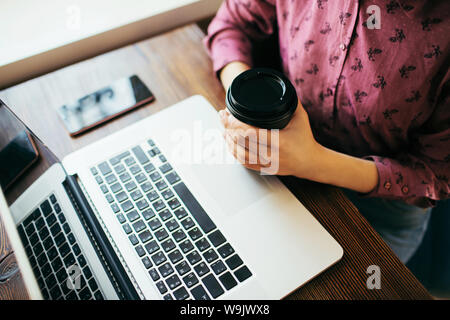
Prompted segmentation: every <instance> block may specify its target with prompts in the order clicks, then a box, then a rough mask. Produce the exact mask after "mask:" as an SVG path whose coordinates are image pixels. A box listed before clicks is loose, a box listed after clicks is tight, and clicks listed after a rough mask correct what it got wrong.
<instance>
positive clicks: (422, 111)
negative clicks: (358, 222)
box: [205, 0, 450, 207]
mask: <svg viewBox="0 0 450 320" xmlns="http://www.w3.org/2000/svg"><path fill="white" fill-rule="evenodd" d="M371 5H377V6H378V7H379V8H380V11H379V12H380V15H379V17H380V19H379V21H376V15H375V16H373V15H372V18H371V19H373V18H375V21H374V20H370V22H369V27H372V26H373V25H374V22H375V25H376V22H380V27H381V28H380V29H369V28H368V19H369V17H370V16H371V15H370V14H368V13H366V12H367V8H368V7H369V6H371ZM371 13H372V12H371ZM273 32H278V36H279V48H280V55H281V59H282V67H283V71H284V73H285V74H286V75H287V76H288V77H289V78H290V80H291V81H292V82H293V84H294V86H295V87H296V89H297V92H298V95H299V98H300V100H301V102H302V104H303V106H304V107H305V109H306V111H307V112H308V114H309V117H310V121H311V126H312V129H313V132H314V135H315V137H316V139H317V140H318V141H319V142H320V143H321V144H323V145H325V146H327V147H330V148H332V149H335V150H338V151H341V152H344V153H347V154H351V155H354V156H358V157H364V158H367V159H371V160H373V161H375V163H376V166H377V169H378V173H379V178H380V179H379V185H378V186H377V187H376V188H375V189H374V190H373V191H372V192H371V193H370V194H369V195H368V196H374V197H383V198H389V199H402V200H403V201H405V202H407V203H410V204H415V205H418V206H422V207H427V206H431V205H434V204H435V201H436V200H439V199H446V198H449V197H450V184H449V183H450V181H449V179H450V95H449V92H450V73H449V62H450V61H449V60H450V59H449V58H450V54H449V49H450V43H449V35H450V2H449V1H448V0H443V1H437V0H436V1H426V0H416V1H413V0H410V1H389V0H370V1H366V0H361V1H356V0H351V1H349V0H345V1H344V0H332V1H331V0H330V1H328V0H303V1H301V0H266V1H263V0H225V1H224V3H223V4H222V6H221V8H220V9H219V11H218V13H217V16H216V17H215V18H214V20H213V21H212V23H211V25H210V26H209V29H208V36H207V38H206V39H205V44H206V47H207V49H208V50H209V52H210V55H211V57H212V60H213V65H214V70H215V71H218V70H220V69H221V68H222V67H224V66H225V65H226V64H227V63H229V62H231V61H242V62H245V63H247V64H249V65H251V64H252V61H251V54H250V53H251V41H252V40H255V39H262V38H264V37H267V36H269V35H270V34H272V33H273Z"/></svg>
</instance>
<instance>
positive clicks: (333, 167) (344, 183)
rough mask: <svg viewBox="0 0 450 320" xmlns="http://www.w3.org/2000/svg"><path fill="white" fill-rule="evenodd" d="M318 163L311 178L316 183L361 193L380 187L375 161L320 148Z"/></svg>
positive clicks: (312, 171) (317, 156) (317, 157)
mask: <svg viewBox="0 0 450 320" xmlns="http://www.w3.org/2000/svg"><path fill="white" fill-rule="evenodd" d="M315 158H316V159H317V163H316V164H315V165H314V166H313V168H314V169H312V170H311V172H310V174H311V176H310V177H305V178H307V179H310V180H314V181H316V182H321V183H326V184H332V185H335V186H338V187H343V188H347V189H351V190H354V191H357V192H361V193H368V192H370V191H372V190H373V189H374V188H375V187H376V186H377V185H378V170H377V167H376V165H375V163H374V162H373V161H370V160H365V159H360V158H356V157H352V156H349V155H346V154H343V153H339V152H336V151H333V150H331V149H328V148H325V147H323V146H321V145H319V146H318V151H317V155H316V157H315Z"/></svg>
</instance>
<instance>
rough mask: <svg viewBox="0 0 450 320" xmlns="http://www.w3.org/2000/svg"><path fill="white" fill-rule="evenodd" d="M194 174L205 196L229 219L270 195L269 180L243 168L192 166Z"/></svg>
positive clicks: (230, 165)
mask: <svg viewBox="0 0 450 320" xmlns="http://www.w3.org/2000/svg"><path fill="white" fill-rule="evenodd" d="M189 169H190V171H191V172H192V173H193V174H194V176H195V177H196V180H197V181H198V182H200V183H201V185H202V187H203V189H204V190H205V192H208V195H209V196H210V197H211V198H212V199H214V200H215V201H216V203H217V205H219V206H220V207H221V208H223V209H224V210H223V211H224V212H226V214H227V215H233V214H236V213H238V212H239V211H241V210H243V209H245V208H247V207H248V206H249V205H251V204H253V203H255V202H256V201H259V200H261V199H263V198H264V197H265V196H267V195H269V194H270V192H271V190H272V187H271V185H270V182H269V179H270V178H273V177H269V176H261V175H259V173H257V172H254V171H251V170H249V169H246V168H245V167H243V166H242V165H240V164H223V165H207V164H202V165H191V166H190V167H189Z"/></svg>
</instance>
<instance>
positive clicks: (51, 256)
mask: <svg viewBox="0 0 450 320" xmlns="http://www.w3.org/2000/svg"><path fill="white" fill-rule="evenodd" d="M47 256H48V258H49V259H50V260H53V259H55V258H56V257H57V256H58V250H56V247H53V248H51V249H50V250H48V251H47Z"/></svg>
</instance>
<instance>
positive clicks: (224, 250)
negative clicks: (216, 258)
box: [217, 243, 234, 258]
mask: <svg viewBox="0 0 450 320" xmlns="http://www.w3.org/2000/svg"><path fill="white" fill-rule="evenodd" d="M217 251H218V252H219V254H220V256H221V257H222V258H226V257H228V256H229V255H230V254H232V253H234V249H233V247H232V246H231V245H230V244H229V243H226V244H224V245H223V246H221V247H220V248H219V249H217Z"/></svg>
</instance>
